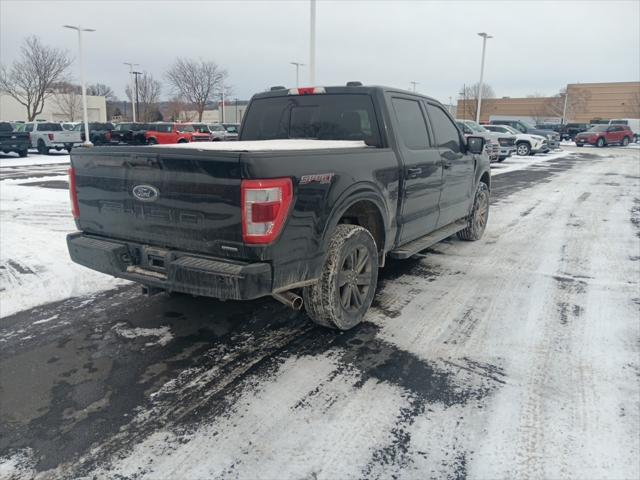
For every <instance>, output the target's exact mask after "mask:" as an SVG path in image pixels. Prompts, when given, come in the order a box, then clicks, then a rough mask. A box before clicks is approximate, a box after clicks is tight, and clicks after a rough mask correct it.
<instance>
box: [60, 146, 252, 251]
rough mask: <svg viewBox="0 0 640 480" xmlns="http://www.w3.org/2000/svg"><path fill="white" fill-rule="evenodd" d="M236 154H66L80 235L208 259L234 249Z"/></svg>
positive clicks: (237, 238)
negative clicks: (226, 248)
mask: <svg viewBox="0 0 640 480" xmlns="http://www.w3.org/2000/svg"><path fill="white" fill-rule="evenodd" d="M239 155H240V153H239V152H198V151H193V150H184V151H182V150H176V149H164V148H161V147H160V148H158V147H155V148H153V147H107V148H93V149H77V150H73V151H72V153H71V165H72V168H73V169H74V171H75V177H76V191H77V195H78V204H79V210H80V217H79V219H78V226H79V228H80V229H81V230H83V231H84V232H85V233H93V234H97V235H104V236H108V237H111V238H116V239H122V240H132V241H137V242H141V243H144V244H149V245H154V246H160V247H168V248H171V247H174V248H179V249H182V250H186V251H193V252H202V253H214V252H216V251H218V250H219V243H220V242H226V243H230V242H241V241H242V228H241V212H240V168H239Z"/></svg>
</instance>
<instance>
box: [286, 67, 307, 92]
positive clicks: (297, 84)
mask: <svg viewBox="0 0 640 480" xmlns="http://www.w3.org/2000/svg"><path fill="white" fill-rule="evenodd" d="M289 63H290V64H291V65H295V66H296V88H297V87H299V86H300V75H299V74H300V67H304V66H305V64H304V63H300V62H289Z"/></svg>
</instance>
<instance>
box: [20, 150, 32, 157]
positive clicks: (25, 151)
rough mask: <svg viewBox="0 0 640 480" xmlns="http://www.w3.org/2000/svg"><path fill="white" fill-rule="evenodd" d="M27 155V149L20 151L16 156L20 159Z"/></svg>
mask: <svg viewBox="0 0 640 480" xmlns="http://www.w3.org/2000/svg"><path fill="white" fill-rule="evenodd" d="M28 153H29V151H28V150H27V149H24V150H20V151H19V152H18V155H20V156H21V157H26V156H27V154H28Z"/></svg>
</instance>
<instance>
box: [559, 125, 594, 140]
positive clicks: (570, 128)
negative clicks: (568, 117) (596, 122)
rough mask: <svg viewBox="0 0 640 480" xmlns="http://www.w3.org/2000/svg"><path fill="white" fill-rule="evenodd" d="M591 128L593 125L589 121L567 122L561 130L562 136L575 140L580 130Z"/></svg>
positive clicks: (584, 130) (565, 138)
mask: <svg viewBox="0 0 640 480" xmlns="http://www.w3.org/2000/svg"><path fill="white" fill-rule="evenodd" d="M590 128H591V125H589V124H588V123H567V124H566V125H564V126H563V127H562V130H561V131H560V136H561V138H562V139H563V140H571V141H574V140H575V138H576V135H577V134H579V133H580V132H586V131H587V130H589V129H590Z"/></svg>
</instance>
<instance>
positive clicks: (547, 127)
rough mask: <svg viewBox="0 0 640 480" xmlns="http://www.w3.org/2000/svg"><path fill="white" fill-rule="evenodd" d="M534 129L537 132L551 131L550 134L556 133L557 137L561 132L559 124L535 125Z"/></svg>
mask: <svg viewBox="0 0 640 480" xmlns="http://www.w3.org/2000/svg"><path fill="white" fill-rule="evenodd" d="M535 127H536V128H537V129H538V130H551V131H552V132H556V133H557V134H558V135H560V132H561V130H562V124H561V123H536V124H535Z"/></svg>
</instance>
